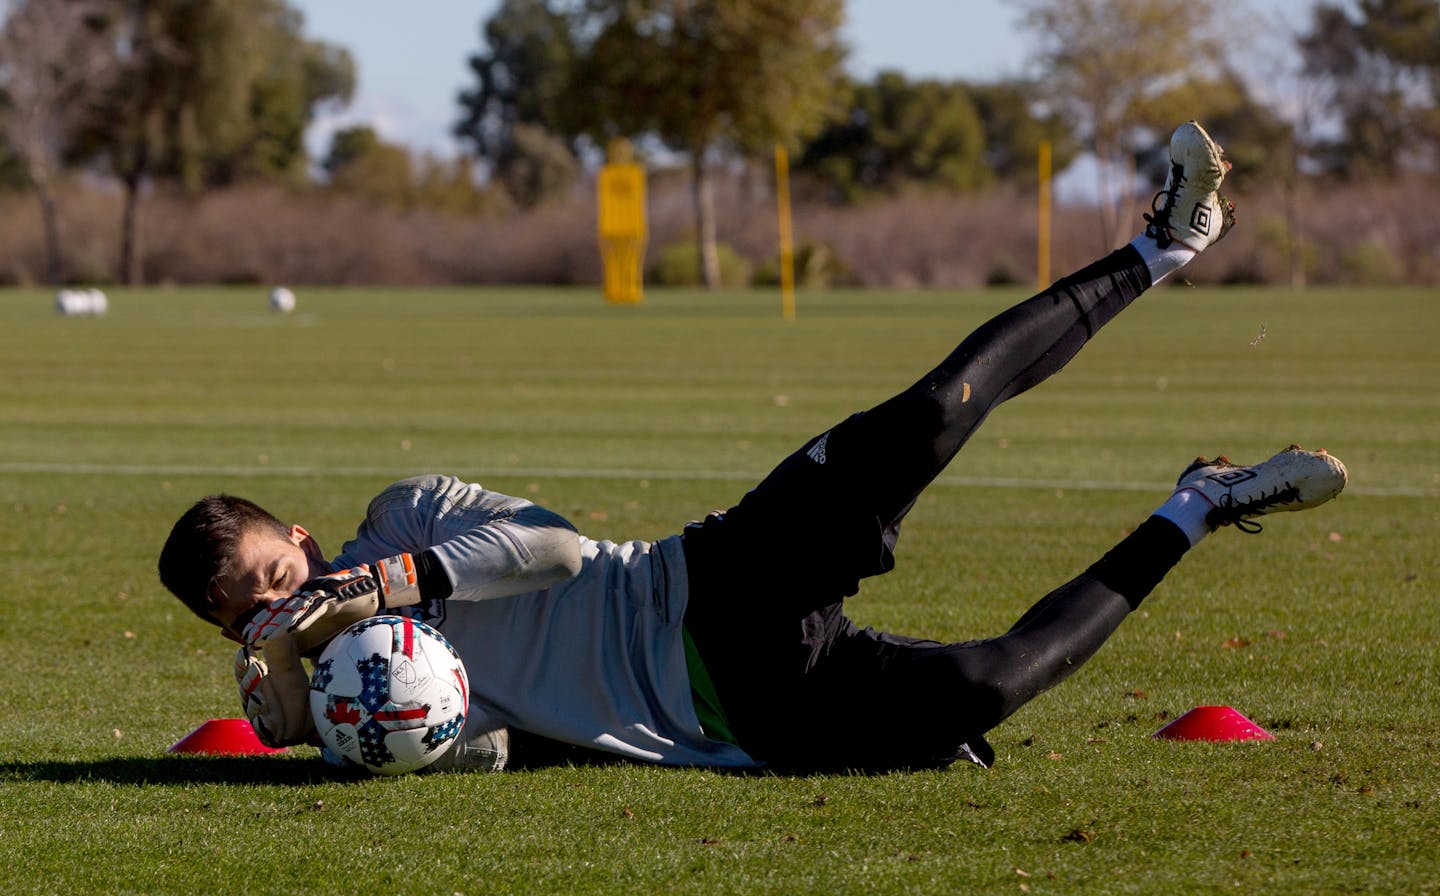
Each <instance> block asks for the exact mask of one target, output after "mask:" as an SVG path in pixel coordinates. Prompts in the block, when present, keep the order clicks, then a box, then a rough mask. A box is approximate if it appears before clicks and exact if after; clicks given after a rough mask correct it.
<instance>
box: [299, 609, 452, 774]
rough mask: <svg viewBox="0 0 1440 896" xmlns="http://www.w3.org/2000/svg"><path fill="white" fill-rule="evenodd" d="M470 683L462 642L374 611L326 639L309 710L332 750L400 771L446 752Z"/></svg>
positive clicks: (384, 770) (375, 767)
mask: <svg viewBox="0 0 1440 896" xmlns="http://www.w3.org/2000/svg"><path fill="white" fill-rule="evenodd" d="M469 699H470V683H469V679H468V678H467V677H466V675H465V665H464V663H462V662H461V661H460V656H459V654H457V653H456V652H455V648H454V647H452V646H451V645H450V642H449V641H447V640H446V639H445V636H444V635H442V634H440V633H439V632H438V631H436V630H435V629H433V628H431V627H430V626H428V625H425V624H424V623H422V622H416V621H414V620H411V619H408V618H405V617H403V616H373V617H371V618H369V619H363V620H361V621H360V622H357V623H355V624H354V625H352V626H350V627H349V628H347V629H345V631H343V632H341V633H340V634H339V635H336V636H335V638H334V640H332V641H331V642H330V643H329V644H328V645H326V647H325V650H324V652H323V653H321V654H320V659H319V660H318V661H317V662H316V664H315V672H314V674H313V675H312V676H311V678H310V711H311V713H312V714H313V715H314V717H315V728H316V730H317V731H318V732H319V734H320V739H321V740H322V741H323V742H324V743H325V745H326V746H328V747H329V748H330V749H331V750H333V751H335V752H336V753H338V754H340V755H341V756H343V757H345V758H346V759H348V760H350V761H351V762H354V763H356V764H358V765H363V766H365V767H366V768H368V769H370V770H371V771H372V772H375V773H377V774H382V775H398V774H404V773H405V772H411V771H415V770H417V769H420V768H424V767H425V766H427V765H429V764H430V763H431V762H434V761H435V760H436V759H439V758H440V756H442V755H443V754H444V753H445V751H446V750H447V749H449V747H450V746H451V745H452V744H453V743H454V741H455V739H456V738H457V737H458V736H459V735H460V732H461V730H462V729H464V727H465V711H466V707H467V706H468V705H469Z"/></svg>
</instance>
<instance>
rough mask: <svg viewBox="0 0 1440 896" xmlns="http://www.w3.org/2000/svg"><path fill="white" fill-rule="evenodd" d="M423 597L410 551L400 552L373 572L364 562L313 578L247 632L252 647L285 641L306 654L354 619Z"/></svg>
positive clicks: (254, 620)
mask: <svg viewBox="0 0 1440 896" xmlns="http://www.w3.org/2000/svg"><path fill="white" fill-rule="evenodd" d="M420 600H421V595H420V585H419V579H418V577H417V575H416V572H415V560H414V558H413V557H412V556H411V555H410V554H397V555H395V556H394V557H387V558H386V559H384V560H381V561H379V562H377V563H376V564H375V566H374V568H373V570H372V568H371V566H370V565H369V564H365V563H362V564H360V565H359V566H355V567H351V568H350V569H345V570H341V571H340V572H336V573H331V574H330V575H327V576H320V577H319V578H315V579H311V580H310V581H308V582H306V583H305V584H304V585H301V586H300V590H299V591H297V592H295V593H294V594H292V595H290V596H289V597H287V598H285V599H283V600H277V601H275V602H274V603H271V604H269V605H268V606H266V607H264V608H262V609H261V610H260V611H259V612H258V613H256V614H255V616H254V617H253V618H252V619H251V620H250V621H249V623H247V624H246V626H245V630H244V633H243V634H244V638H245V643H246V644H248V645H250V646H252V647H262V648H265V647H268V646H269V645H270V644H272V643H274V642H276V641H277V640H284V641H290V642H293V644H294V646H295V649H296V650H297V651H298V652H299V654H301V655H307V656H308V655H309V654H310V653H311V652H312V651H314V650H317V649H319V648H320V647H323V646H324V645H325V644H326V643H327V642H329V640H330V639H331V638H333V637H335V636H336V635H338V634H340V632H342V631H344V630H345V629H346V627H348V626H349V625H350V624H351V623H354V622H359V621H360V620H361V619H369V618H370V617H371V616H375V615H377V614H379V613H382V612H384V611H385V610H389V609H392V608H395V607H408V606H412V605H414V604H418V603H420Z"/></svg>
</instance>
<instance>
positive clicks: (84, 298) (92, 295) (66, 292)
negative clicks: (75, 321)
mask: <svg viewBox="0 0 1440 896" xmlns="http://www.w3.org/2000/svg"><path fill="white" fill-rule="evenodd" d="M55 310H56V311H57V312H59V313H60V314H62V315H64V316H65V317H100V316H101V315H103V314H105V312H107V311H109V310H110V300H109V299H108V298H106V296H105V293H103V292H101V291H100V290H98V289H62V290H60V291H59V292H57V293H56V294H55Z"/></svg>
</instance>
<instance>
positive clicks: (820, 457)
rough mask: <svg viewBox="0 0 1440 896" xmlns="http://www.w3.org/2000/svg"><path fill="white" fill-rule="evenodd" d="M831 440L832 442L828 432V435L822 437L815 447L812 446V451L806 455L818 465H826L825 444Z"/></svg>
mask: <svg viewBox="0 0 1440 896" xmlns="http://www.w3.org/2000/svg"><path fill="white" fill-rule="evenodd" d="M829 440H830V433H828V432H827V433H825V435H823V436H821V437H820V439H819V441H817V442H816V443H815V444H814V445H811V446H810V450H809V451H807V452H805V455H806V456H807V457H809V458H810V459H811V460H813V461H815V463H817V464H824V463H825V443H826V442H828V441H829Z"/></svg>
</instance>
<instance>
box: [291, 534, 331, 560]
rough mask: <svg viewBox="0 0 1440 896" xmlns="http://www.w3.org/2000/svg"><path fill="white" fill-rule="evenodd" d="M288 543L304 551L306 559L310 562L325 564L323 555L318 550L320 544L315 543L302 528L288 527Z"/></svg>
mask: <svg viewBox="0 0 1440 896" xmlns="http://www.w3.org/2000/svg"><path fill="white" fill-rule="evenodd" d="M290 541H291V543H293V544H294V545H295V546H296V547H298V548H300V550H302V551H304V552H305V556H306V557H309V558H310V559H311V560H318V561H320V562H321V563H323V562H325V554H324V552H323V551H321V550H320V543H319V542H317V541H316V540H315V538H314V537H313V536H312V535H311V534H310V533H309V532H306V531H305V527H304V526H291V527H290Z"/></svg>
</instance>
